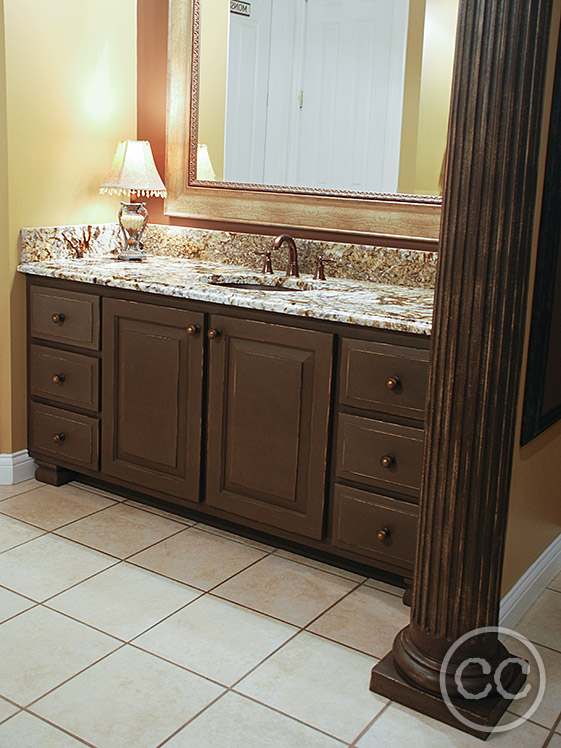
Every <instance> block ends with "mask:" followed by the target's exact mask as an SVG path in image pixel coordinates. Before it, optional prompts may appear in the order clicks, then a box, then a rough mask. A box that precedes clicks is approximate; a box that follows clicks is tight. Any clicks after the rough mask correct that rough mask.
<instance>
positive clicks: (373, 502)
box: [20, 258, 431, 578]
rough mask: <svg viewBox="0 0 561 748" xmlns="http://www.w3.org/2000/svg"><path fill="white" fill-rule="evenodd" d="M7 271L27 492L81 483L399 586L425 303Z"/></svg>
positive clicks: (76, 267)
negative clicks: (19, 366)
mask: <svg viewBox="0 0 561 748" xmlns="http://www.w3.org/2000/svg"><path fill="white" fill-rule="evenodd" d="M20 270H21V271H23V272H26V273H27V274H28V279H27V283H28V339H29V452H30V454H31V455H32V456H33V457H34V458H35V460H36V461H37V463H38V465H39V468H38V471H37V477H38V479H40V480H44V481H46V482H49V483H53V484H55V485H59V484H61V483H63V482H66V481H67V480H70V479H72V478H73V477H75V474H76V473H77V474H80V475H83V476H88V477H89V478H91V479H98V480H101V481H103V482H104V483H106V484H108V485H112V486H114V487H115V488H116V489H118V487H121V488H123V489H127V490H129V491H130V490H132V491H135V492H138V494H141V495H142V496H143V497H151V498H152V499H159V500H164V501H166V502H169V503H171V504H174V505H176V506H177V507H178V511H185V512H187V513H188V514H189V513H191V514H192V515H193V516H196V517H199V518H202V517H203V516H206V517H207V518H208V521H213V520H212V519H211V518H214V521H218V520H219V521H222V522H224V521H229V522H231V523H234V524H235V525H236V526H238V528H239V527H240V526H241V527H245V528H248V529H250V530H251V531H253V532H256V531H259V532H262V533H266V534H267V535H269V536H274V537H277V538H279V539H283V540H285V541H291V542H293V543H296V544H298V545H299V546H301V547H305V548H308V549H310V550H311V551H313V552H316V553H317V552H324V553H327V554H330V555H331V557H332V558H334V559H336V558H339V559H340V560H346V561H350V562H354V563H359V564H362V565H366V566H368V567H371V568H372V567H374V568H377V569H381V570H384V571H388V572H392V573H395V574H398V575H400V576H401V577H403V578H410V576H411V570H412V567H413V561H414V553H415V538H416V524H417V502H418V496H419V490H420V480H421V469H422V450H423V418H424V413H425V397H426V389H427V379H428V369H429V366H428V347H429V337H428V332H429V330H430V308H431V292H430V291H428V290H422V289H411V288H393V289H392V288H391V287H388V286H379V287H378V288H377V290H376V289H375V288H374V287H371V288H365V287H364V284H362V285H361V284H360V283H356V282H352V281H345V280H331V281H327V282H325V283H324V284H322V283H321V282H318V281H312V280H310V279H284V278H282V277H281V276H280V275H279V276H275V277H272V278H268V279H263V278H261V280H265V282H266V283H268V284H269V285H270V286H271V287H270V288H265V289H256V290H253V289H252V286H251V283H255V282H258V281H259V280H260V279H259V276H256V275H255V273H253V274H251V272H250V271H247V270H242V269H240V268H237V269H234V270H233V271H232V268H230V269H229V270H230V272H229V273H228V272H225V270H228V267H227V266H213V265H212V264H209V263H207V264H205V263H193V262H191V263H190V262H189V261H188V260H171V259H168V260H162V259H160V260H156V259H152V260H151V261H149V262H146V263H142V264H134V263H119V262H117V261H115V260H114V259H112V258H105V259H104V258H101V259H97V260H96V259H89V260H83V259H82V260H73V261H68V260H67V261H65V262H63V261H58V262H50V263H49V262H35V263H26V264H24V265H22V266H20ZM251 279H253V280H251ZM244 281H245V284H244V285H246V286H249V288H244V289H242V288H240V287H239V284H240V283H243V282H244ZM250 281H251V282H250ZM224 284H227V285H224ZM291 284H292V285H291ZM273 286H276V288H273ZM361 294H362V296H361ZM384 301H385V304H384ZM392 304H393V305H394V312H393V314H392V313H391V311H390V313H388V308H390V310H391V306H392ZM396 308H401V310H402V311H401V314H399V313H398V312H396V311H395V309H396ZM373 310H374V311H373ZM391 327H393V328H395V329H386V328H391Z"/></svg>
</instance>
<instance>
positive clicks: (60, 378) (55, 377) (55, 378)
mask: <svg viewBox="0 0 561 748" xmlns="http://www.w3.org/2000/svg"><path fill="white" fill-rule="evenodd" d="M65 379H66V374H62V373H61V374H53V382H54V384H62V383H63V382H64V380H65Z"/></svg>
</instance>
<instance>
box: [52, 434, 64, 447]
mask: <svg viewBox="0 0 561 748" xmlns="http://www.w3.org/2000/svg"><path fill="white" fill-rule="evenodd" d="M65 439H66V436H65V435H64V434H63V433H62V432H59V433H58V434H53V441H54V442H56V443H57V444H60V442H63V441H64V440H65Z"/></svg>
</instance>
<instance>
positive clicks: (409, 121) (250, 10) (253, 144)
mask: <svg viewBox="0 0 561 748" xmlns="http://www.w3.org/2000/svg"><path fill="white" fill-rule="evenodd" d="M198 2H199V24H200V26H199V28H200V46H199V49H200V56H199V59H198V70H199V73H198V77H199V100H198V149H197V151H198V157H197V163H198V165H197V179H198V180H204V181H217V182H228V183H232V182H234V183H245V184H247V183H249V184H255V185H275V186H276V185H278V186H282V187H295V188H299V189H302V190H303V191H306V190H307V189H308V190H310V189H313V190H317V189H319V190H322V191H328V192H332V191H337V190H344V191H352V192H382V193H397V192H399V193H405V194H412V195H439V194H441V186H440V180H441V170H442V163H443V157H444V150H445V142H446V131H447V125H448V111H449V106H450V89H451V77H452V65H453V56H454V44H455V35H456V21H457V14H458V2H459V0H251V2H241V1H240V0H198Z"/></svg>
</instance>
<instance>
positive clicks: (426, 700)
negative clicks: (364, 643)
mask: <svg viewBox="0 0 561 748" xmlns="http://www.w3.org/2000/svg"><path fill="white" fill-rule="evenodd" d="M525 681H526V676H525V675H524V674H523V673H522V671H521V672H520V676H519V677H518V678H516V680H515V681H514V682H513V683H512V684H510V686H509V691H510V692H511V693H517V692H518V691H519V690H520V689H521V688H522V686H523V685H524V682H525ZM370 690H371V691H374V692H375V693H378V694H380V695H381V696H385V697H386V698H388V699H391V700H392V701H397V702H398V703H399V704H403V706H407V707H410V708H411V709H414V710H415V711H417V712H421V714H426V715H427V716H428V717H432V718H433V719H436V720H438V721H439V722H444V723H445V724H447V725H451V726H452V727H455V728H456V729H458V730H461V731H462V732H467V733H468V734H469V735H474V736H475V737H477V738H481V739H482V740H486V739H487V738H488V737H489V735H490V732H488V731H485V730H478V729H476V727H475V726H473V727H470V726H468V725H467V724H465V723H464V722H462V721H461V720H460V719H458V718H457V717H456V716H455V715H454V714H453V713H452V712H451V711H450V710H449V709H448V707H447V706H446V702H445V701H444V699H443V698H442V697H441V696H438V695H436V694H433V693H429V692H427V691H421V690H420V689H418V688H417V687H416V686H414V685H412V684H411V683H409V682H407V681H406V680H405V679H404V678H403V677H402V676H401V675H400V674H399V673H398V672H397V670H396V668H395V665H394V662H393V655H392V653H391V652H389V653H388V654H387V655H386V656H385V657H384V658H383V659H382V660H380V662H378V663H377V664H376V665H375V666H374V667H373V668H372V676H371V678H370ZM452 703H453V705H454V707H455V708H456V709H457V710H458V712H459V713H460V715H461V716H462V717H464V718H465V719H467V720H469V721H470V722H472V723H474V725H479V726H481V727H483V728H491V727H494V726H495V725H496V724H497V722H498V721H499V720H500V718H501V717H502V715H503V714H504V713H505V712H506V710H507V709H508V707H509V706H510V705H511V704H512V700H511V699H505V698H503V697H502V696H499V695H497V696H492V697H490V698H488V699H482V700H480V701H475V700H474V701H468V700H459V699H453V700H452Z"/></svg>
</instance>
